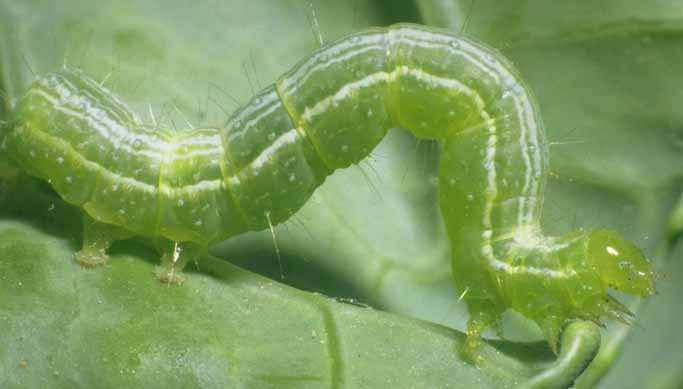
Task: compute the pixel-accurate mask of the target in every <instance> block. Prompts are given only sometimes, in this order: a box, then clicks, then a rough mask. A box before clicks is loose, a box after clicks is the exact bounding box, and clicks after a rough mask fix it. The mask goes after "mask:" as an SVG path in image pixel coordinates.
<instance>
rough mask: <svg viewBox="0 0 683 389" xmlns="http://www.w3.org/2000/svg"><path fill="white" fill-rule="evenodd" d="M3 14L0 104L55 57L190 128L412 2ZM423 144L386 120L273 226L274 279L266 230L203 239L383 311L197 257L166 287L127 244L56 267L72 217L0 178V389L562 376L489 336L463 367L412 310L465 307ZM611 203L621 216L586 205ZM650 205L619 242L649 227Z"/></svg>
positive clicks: (566, 366)
mask: <svg viewBox="0 0 683 389" xmlns="http://www.w3.org/2000/svg"><path fill="white" fill-rule="evenodd" d="M313 14H315V16H313ZM0 20H1V21H2V23H0V29H2V34H0V71H1V73H0V74H2V79H1V84H0V86H1V88H2V92H3V95H4V96H6V104H5V107H4V110H6V111H9V109H8V108H10V107H11V103H12V101H13V100H14V99H16V98H17V96H18V95H19V94H20V93H21V91H22V90H23V89H24V88H25V87H26V84H27V83H28V82H29V81H30V80H31V78H32V73H34V72H35V73H37V74H40V73H44V72H48V71H51V70H55V69H57V68H59V67H60V66H62V64H63V63H66V64H68V65H69V66H79V67H82V68H83V69H84V70H85V71H86V72H87V73H88V74H91V75H93V76H94V77H96V78H99V79H101V80H103V82H104V83H105V84H106V85H107V86H108V87H110V88H111V89H113V90H114V91H115V92H116V93H118V94H121V95H122V96H123V97H124V99H125V100H126V101H128V102H129V103H131V105H133V107H134V108H135V109H136V110H137V111H138V112H139V113H141V114H143V113H147V112H150V111H151V112H153V119H154V120H158V121H163V122H165V123H167V124H168V125H173V124H174V123H177V127H186V126H187V125H186V124H185V122H186V121H187V122H190V123H192V124H194V125H196V126H200V125H210V124H220V123H222V122H224V120H225V118H226V116H227V115H228V114H229V113H230V112H231V111H233V110H234V109H235V108H237V106H238V105H239V104H240V103H244V102H246V99H247V98H248V97H250V96H252V95H253V93H254V91H255V90H257V89H259V88H260V87H261V86H263V85H266V84H268V83H271V82H272V81H274V80H275V79H276V78H277V77H278V76H279V75H280V74H281V73H282V72H283V71H285V70H286V69H288V68H289V67H290V66H292V65H294V64H295V63H296V62H297V61H299V60H300V59H302V58H304V57H306V56H307V55H308V54H309V53H311V52H312V51H313V50H314V49H315V48H316V47H317V46H318V44H319V43H318V40H319V38H320V37H322V39H323V40H324V41H325V42H329V41H330V40H333V39H335V38H337V37H339V36H342V35H344V34H346V33H348V32H351V31H356V30H359V29H361V28H363V27H365V26H367V25H374V24H388V23H391V22H395V21H406V20H417V15H416V11H415V9H414V6H413V5H412V3H411V2H410V1H399V2H394V1H388V0H387V1H378V2H370V1H365V2H363V1H361V2H348V3H347V2H327V1H322V0H321V1H314V2H312V4H311V2H309V1H304V0H300V1H296V0H288V1H278V2H272V1H266V0H253V1H248V2H244V1H237V0H234V1H226V2H210V1H206V2H201V3H199V4H197V5H190V3H187V2H181V1H165V2H159V1H151V0H150V1H98V2H85V1H83V2H81V1H76V0H71V1H61V2H59V3H56V2H55V3H51V2H41V1H10V0H4V1H2V2H0ZM317 26H319V27H317ZM2 119H4V117H3V118H2ZM153 119H152V115H150V118H149V120H150V121H151V120H153ZM435 150H436V149H435V148H434V144H431V143H417V142H416V141H415V140H414V139H413V138H412V137H410V136H408V135H407V134H406V133H404V132H400V131H394V132H392V134H391V135H390V136H389V137H388V139H387V140H386V141H385V142H383V143H382V144H381V145H380V147H379V148H378V149H377V150H376V151H375V152H374V153H373V157H372V158H371V161H370V162H368V163H363V164H361V166H359V167H353V168H350V169H348V170H346V171H343V172H340V173H339V174H335V175H334V176H333V177H331V178H330V179H329V180H328V182H326V183H325V185H323V187H321V188H320V189H319V190H318V191H317V192H316V194H315V195H314V197H313V199H312V201H310V202H309V204H307V205H306V206H305V208H304V209H302V211H301V212H300V213H299V214H298V215H297V216H296V217H295V218H294V220H292V221H291V222H288V223H286V224H284V225H282V226H280V227H278V228H276V231H275V234H276V237H277V240H278V244H279V245H280V247H281V248H282V249H283V264H282V265H283V266H282V269H283V271H282V274H281V273H280V270H279V269H280V266H279V265H278V262H277V257H276V256H275V255H274V250H273V242H272V238H271V235H270V233H269V232H265V233H251V234H246V235H245V236H241V237H238V238H236V239H233V240H230V241H228V242H226V243H225V244H223V245H220V246H219V247H216V248H215V249H214V254H216V255H217V256H220V257H222V258H225V259H228V260H230V261H231V262H233V263H234V264H237V265H239V266H242V267H244V268H246V269H248V270H253V271H259V272H261V273H263V274H265V275H269V276H270V277H271V278H272V279H276V280H278V281H284V282H287V283H289V284H290V285H293V286H295V287H298V288H299V289H304V290H308V291H314V292H321V293H324V294H325V295H329V296H334V297H338V298H343V300H344V301H349V299H351V300H350V301H351V302H353V303H354V304H359V302H360V304H361V305H362V304H363V303H370V304H371V305H372V306H373V307H375V308H380V309H382V310H384V311H390V312H393V313H387V312H383V311H376V310H373V309H368V308H361V307H358V306H353V305H349V304H343V303H339V302H335V301H333V300H331V299H329V298H325V297H323V296H321V295H320V294H315V293H310V292H303V291H300V290H296V289H294V288H291V287H288V286H284V285H282V284H281V283H278V282H275V281H271V280H270V279H266V278H263V277H262V276H258V275H255V274H253V273H252V272H249V271H245V270H241V269H240V268H238V267H235V266H233V265H231V264H229V263H227V262H226V261H224V260H220V259H217V258H207V259H206V260H204V261H202V262H201V263H200V264H199V270H197V271H195V272H193V273H191V274H190V275H189V277H188V281H187V283H186V284H185V285H184V286H182V287H180V288H173V287H167V286H163V285H160V284H158V283H156V281H154V279H153V278H152V277H151V275H150V273H151V268H152V266H153V264H154V261H155V260H156V258H155V254H153V252H152V251H151V250H148V249H146V248H145V247H144V246H142V245H140V244H138V243H136V242H124V243H121V244H119V245H118V246H117V247H115V255H114V256H113V258H112V261H111V263H110V265H109V266H108V267H107V268H105V269H96V270H94V271H90V270H84V269H81V268H79V267H77V266H75V265H74V264H73V261H71V255H72V254H73V251H74V250H75V249H76V248H77V246H78V240H79V239H80V232H79V228H78V221H77V220H78V212H77V211H76V210H74V209H72V208H70V207H67V206H65V205H64V204H63V203H61V202H60V201H59V200H57V199H55V198H53V197H50V196H49V195H45V194H42V193H41V190H40V188H35V187H26V186H27V185H28V186H30V185H32V184H31V183H21V182H20V183H19V187H17V186H12V185H13V184H12V185H10V186H9V187H6V188H5V191H4V200H3V201H2V202H1V203H0V280H2V283H1V284H0V321H1V322H2V325H3V329H6V330H4V331H3V334H2V335H0V377H3V378H2V380H4V381H0V384H1V385H0V386H3V387H5V386H8V387H12V386H14V387H24V386H45V385H48V386H62V387H72V386H85V387H91V386H107V387H108V386H115V385H127V386H145V387H156V386H159V387H162V386H169V385H172V386H220V387H225V386H248V387H264V386H265V387H268V386H273V387H308V386H311V387H318V386H323V387H328V386H332V387H341V386H348V387H385V386H392V387H463V388H472V387H506V386H511V385H514V384H517V383H521V382H524V381H526V380H527V379H530V378H531V377H532V376H535V377H536V378H538V377H539V376H536V374H537V373H539V372H540V371H541V370H543V369H547V370H545V371H546V372H548V373H549V374H550V375H549V376H551V377H556V378H552V380H553V382H554V383H555V384H557V385H565V386H566V385H568V383H569V382H571V381H572V380H573V378H574V375H575V374H578V373H579V372H580V371H581V369H578V370H577V364H578V365H581V363H580V362H581V361H576V360H572V359H571V358H570V359H566V356H562V357H561V358H560V360H559V361H557V362H555V361H554V356H552V354H551V353H550V352H549V350H548V349H547V347H546V346H545V344H542V343H541V344H537V343H532V344H522V343H511V342H493V343H492V346H491V345H486V346H485V347H484V349H483V350H482V353H483V354H482V355H483V364H482V366H480V367H475V366H473V365H471V364H467V363H465V362H463V361H461V360H460V358H459V354H458V352H457V348H458V346H459V344H460V343H461V341H462V339H463V335H462V333H460V332H457V331H454V330H451V329H447V328H445V327H441V326H439V325H436V324H428V323H426V322H425V321H420V320H417V319H423V320H427V321H430V322H433V323H441V324H446V325H448V326H449V327H452V328H463V327H462V326H463V323H464V321H465V319H466V317H467V316H466V310H465V307H464V304H462V303H458V301H457V295H456V294H455V291H454V288H453V286H452V281H451V276H450V267H449V258H448V244H447V241H446V238H445V234H444V231H443V226H442V225H441V220H440V217H439V214H438V209H437V206H436V197H435V196H436V194H435V186H434V182H435V180H434V175H435V164H434V162H435V161H434V154H435ZM567 181H568V180H567V179H563V180H562V181H558V182H556V183H554V184H553V186H552V188H551V193H550V195H549V197H550V198H549V200H548V201H549V202H550V203H551V206H550V210H549V212H548V213H547V215H546V219H548V220H549V223H546V224H550V225H551V229H552V228H555V229H556V230H558V231H559V230H563V229H564V228H565V227H566V225H567V224H570V223H571V220H573V219H574V216H576V220H577V221H580V222H581V224H582V225H587V224H591V223H594V224H599V225H606V226H607V225H616V226H623V225H626V224H630V223H632V222H633V221H634V220H638V221H640V220H641V218H640V213H641V212H640V210H641V209H640V208H639V205H640V203H638V202H637V201H635V200H633V199H632V198H625V196H624V195H623V193H622V192H619V191H617V192H616V193H614V192H610V191H605V190H602V188H601V187H600V188H595V187H592V186H588V187H586V186H585V185H583V184H581V185H578V184H577V183H576V182H567ZM577 185H578V186H577ZM651 200H652V201H653V202H654V204H657V205H658V207H660V205H659V204H658V203H657V200H658V198H657V197H654V198H652V199H651ZM555 204H557V205H555ZM613 207H620V209H622V208H623V209H624V210H625V211H624V212H621V211H620V212H607V211H604V212H596V210H603V209H611V208H613ZM661 208H662V210H659V209H660V208H657V209H658V211H657V212H659V213H656V212H655V213H656V215H655V216H652V214H649V213H648V217H646V218H644V220H645V221H647V222H648V223H650V224H647V223H646V224H644V225H643V226H638V227H636V228H634V230H632V231H630V232H631V235H632V236H636V237H638V236H639V234H640V231H650V230H651V226H652V225H657V223H658V222H660V221H661V219H662V217H661V215H660V214H664V213H665V210H664V207H663V206H661ZM555 218H557V219H558V221H557V222H556V223H555V224H553V221H554V219H555ZM553 226H555V227H553ZM652 236H653V238H652V239H651V242H654V241H656V240H657V239H658V237H657V235H655V234H653V235H652ZM510 323H511V324H510V325H509V326H508V327H507V329H506V334H505V335H506V337H510V338H516V339H534V328H533V327H531V328H529V326H528V323H526V322H525V321H524V320H522V319H520V318H519V317H516V316H514V315H512V316H511V319H510ZM587 333H588V334H589V335H590V334H591V332H590V331H588V332H587ZM577 339H578V340H579V341H581V342H583V343H581V344H584V343H585V344H588V343H590V342H591V341H593V342H594V340H595V339H594V338H591V337H590V336H585V337H577ZM553 366H554V367H553ZM580 367H581V368H582V367H583V365H581V366H580ZM548 368H549V369H548Z"/></svg>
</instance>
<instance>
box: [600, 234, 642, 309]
mask: <svg viewBox="0 0 683 389" xmlns="http://www.w3.org/2000/svg"><path fill="white" fill-rule="evenodd" d="M587 254H588V258H589V260H590V261H591V262H592V263H593V266H594V268H595V269H596V270H597V271H598V272H599V273H600V277H601V279H602V280H603V282H605V284H607V285H608V286H609V287H611V288H613V289H615V290H618V291H620V292H624V293H629V294H636V295H640V296H643V297H645V296H649V295H651V294H653V293H654V292H655V286H654V273H653V272H652V266H651V265H650V261H649V260H648V259H647V258H646V257H645V255H643V252H642V251H640V249H639V248H638V247H636V246H635V245H634V244H633V243H630V242H628V241H627V240H626V239H624V238H623V237H622V236H621V235H619V234H618V233H616V232H614V231H607V230H597V231H592V232H590V233H589V236H588V247H587Z"/></svg>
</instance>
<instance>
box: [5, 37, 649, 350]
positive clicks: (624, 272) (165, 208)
mask: <svg viewBox="0 0 683 389" xmlns="http://www.w3.org/2000/svg"><path fill="white" fill-rule="evenodd" d="M12 115H13V116H12V118H11V124H10V125H9V126H8V127H7V128H6V129H5V130H4V131H3V132H2V134H1V136H2V139H0V147H2V150H3V153H7V155H8V156H9V157H10V158H11V160H12V161H13V163H14V164H16V166H18V167H20V168H21V169H22V170H24V171H26V172H27V173H29V174H31V175H33V176H36V177H39V178H42V179H44V180H47V181H48V182H50V183H51V185H52V186H53V187H54V189H55V190H56V191H57V192H58V193H59V195H60V196H61V197H62V198H63V199H64V200H66V201H67V202H69V203H72V204H75V205H77V206H79V207H81V208H82V209H83V210H84V211H85V215H86V217H85V222H84V242H83V248H82V249H81V251H79V252H78V253H76V255H75V258H76V260H77V261H78V262H80V263H81V264H83V265H87V266H94V265H98V264H102V263H104V262H105V261H106V259H107V249H108V248H109V245H110V243H111V242H112V241H113V240H116V239H125V238H127V237H130V236H134V235H142V236H150V237H153V238H155V239H156V241H157V242H160V243H159V248H160V251H161V253H162V258H161V266H160V267H159V268H158V271H157V275H158V277H159V278H160V279H161V280H163V281H166V282H179V281H180V280H181V279H182V277H181V275H180V274H179V272H180V270H181V269H182V268H183V266H184V265H185V264H186V263H187V262H188V261H189V260H193V259H196V258H197V257H198V256H201V255H202V254H203V253H204V252H205V251H206V249H207V247H208V245H209V244H211V243H214V242H218V241H221V240H224V239H226V238H228V237H231V236H235V235H238V234H240V233H243V232H246V231H254V230H262V229H265V228H267V227H268V226H269V225H273V224H277V223H280V222H282V221H285V220H287V219H288V218H289V217H290V216H292V214H294V213H295V212H296V211H297V210H298V209H299V208H300V207H301V206H302V205H303V204H304V203H305V202H306V201H307V199H308V198H309V197H310V196H311V194H312V193H313V191H314V190H315V189H316V188H317V187H318V186H320V185H321V184H322V183H323V181H324V180H325V178H326V177H327V176H328V175H330V174H331V173H332V172H333V171H335V170H337V169H340V168H344V167H347V166H349V165H352V164H357V163H358V162H359V161H361V160H362V159H364V158H365V157H366V156H367V155H368V154H369V153H370V152H371V151H372V150H373V148H374V147H375V146H376V145H377V144H378V143H379V142H380V140H381V139H382V138H383V137H384V136H385V134H386V132H387V129H389V128H391V127H403V128H407V129H410V130H411V131H412V133H413V134H414V135H415V136H416V137H418V138H421V139H434V140H438V141H439V143H440V147H441V156H440V168H439V201H440V207H441V212H442V216H443V218H444V222H445V224H446V227H447V231H448V236H449V239H450V243H451V246H452V251H453V256H452V265H453V275H454V278H455V281H456V284H457V286H458V287H459V288H460V290H461V293H462V298H463V299H464V300H465V301H466V302H467V304H468V308H469V312H470V315H471V316H470V320H469V323H468V331H467V333H468V336H469V337H468V339H470V342H469V345H470V346H471V347H475V346H476V345H477V343H478V341H479V338H480V335H481V333H482V332H483V331H484V330H485V329H486V328H488V327H491V326H497V323H498V321H499V318H500V315H501V314H502V313H503V311H504V310H506V309H508V308H512V309H514V310H516V311H518V312H520V313H522V314H523V315H525V316H526V317H528V318H530V319H532V320H534V321H535V322H536V323H538V325H539V326H540V328H541V329H542V330H543V331H544V333H545V336H546V338H547V339H548V341H549V343H550V345H551V346H552V347H553V348H555V347H556V345H557V339H558V335H559V333H560V331H561V330H562V328H563V326H564V325H565V324H566V323H567V322H568V321H570V320H572V319H576V318H582V319H589V320H595V321H597V320H599V318H600V317H601V316H603V315H608V316H612V317H614V318H617V319H621V320H623V321H627V319H628V317H627V315H629V314H630V312H629V311H628V310H627V309H626V308H625V307H624V306H623V305H621V304H620V303H619V302H617V300H616V299H614V298H612V297H610V296H609V294H608V293H607V290H608V288H612V289H615V290H618V291H621V292H625V293H630V294H636V295H641V296H647V295H649V294H651V293H653V290H654V281H653V273H652V270H651V268H650V264H649V263H648V260H647V259H646V258H645V257H644V256H643V254H642V253H641V252H640V251H639V250H638V249H637V248H636V247H635V246H634V245H632V244H630V243H629V242H627V241H625V240H624V239H623V238H621V237H620V236H619V235H618V234H617V233H615V232H609V231H575V232H571V233H569V234H567V235H565V236H562V237H546V236H544V235H543V234H542V233H541V228H540V223H539V218H540V214H541V208H542V203H543V201H542V199H543V191H544V186H545V180H546V174H547V170H548V167H547V145H546V140H545V138H544V130H543V126H542V123H541V120H540V117H539V113H538V109H537V107H536V104H535V102H534V99H533V98H532V96H531V94H530V92H529V90H528V89H527V87H526V86H525V85H524V83H523V82H522V80H521V79H520V77H519V75H518V74H517V73H516V72H515V70H514V69H513V67H512V66H511V64H510V63H509V62H508V61H507V60H505V59H504V58H503V57H502V56H501V55H500V54H498V53H496V52H495V51H493V50H491V49H489V48H487V47H484V46H482V45H480V44H478V43H475V42H472V41H470V40H467V39H464V38H461V37H457V36H454V35H451V34H448V33H446V32H442V31H438V30H434V29H431V28H426V27H421V26H416V25H405V24H399V25H394V26H390V27H388V28H374V29H369V30H366V31H364V32H361V33H358V34H355V35H352V36H349V37H347V38H344V39H342V40H340V41H338V42H336V43H334V44H332V45H329V46H327V47H324V48H322V49H321V50H319V51H317V52H316V53H314V54H313V55H312V56H310V57H309V58H307V59H305V60H304V61H302V62H301V63H300V64H298V65H297V66H295V67H294V68H293V69H292V70H290V71H289V72H287V73H286V74H285V75H283V76H282V77H281V78H280V79H279V80H278V81H277V82H276V83H275V84H274V85H271V86H269V87H267V88H265V90H263V91H262V92H261V93H259V94H258V95H257V96H256V97H254V98H253V99H252V100H251V101H250V102H249V103H248V104H247V105H246V106H244V107H242V108H241V109H239V110H238V111H237V112H236V113H235V114H234V115H233V116H232V117H231V119H229V121H228V122H227V123H226V124H225V125H224V126H222V127H217V128H204V129H197V130H187V131H180V132H174V131H168V130H166V129H162V128H152V127H149V126H146V125H145V124H143V122H142V121H141V120H140V119H139V118H138V117H137V116H136V115H135V114H134V113H132V112H131V111H130V110H129V109H128V108H127V107H126V106H125V105H124V104H123V103H122V102H121V101H120V100H119V99H118V98H117V97H116V96H114V95H113V94H112V93H110V92H109V91H107V90H106V89H105V88H103V87H102V86H101V85H100V84H98V83H96V82H94V81H93V80H91V79H89V78H88V77H86V76H84V75H83V74H82V73H80V72H77V71H72V70H63V71H61V72H58V73H54V74H48V75H46V76H43V77H39V78H38V79H37V80H36V81H35V83H33V85H32V86H31V87H30V88H29V89H28V91H27V92H26V94H25V95H24V96H23V98H21V99H20V101H19V102H18V103H17V104H16V107H15V109H14V111H13V114H12Z"/></svg>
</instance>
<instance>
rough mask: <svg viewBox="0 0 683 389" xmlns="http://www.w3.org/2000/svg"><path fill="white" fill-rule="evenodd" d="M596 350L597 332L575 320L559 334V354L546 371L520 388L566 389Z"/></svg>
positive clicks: (594, 328) (588, 325)
mask: <svg viewBox="0 0 683 389" xmlns="http://www.w3.org/2000/svg"><path fill="white" fill-rule="evenodd" d="M599 349H600V329H599V328H598V326H597V325H596V324H594V323H592V322H587V321H575V322H572V323H570V324H569V325H567V327H566V328H565V330H564V331H563V333H562V340H561V343H560V355H559V357H558V358H557V361H556V362H555V363H554V364H553V366H551V367H550V368H548V369H546V370H544V371H543V372H541V373H539V374H538V375H536V376H534V377H533V378H532V379H531V380H529V381H528V382H526V383H525V384H523V385H522V387H524V388H568V387H570V386H571V385H573V384H574V381H575V380H576V379H577V378H578V377H579V375H581V373H583V371H584V370H585V369H586V367H588V365H589V364H590V362H591V361H592V360H593V359H594V358H595V356H596V355H597V354H598V350H599Z"/></svg>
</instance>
